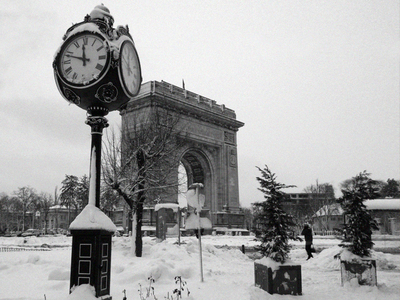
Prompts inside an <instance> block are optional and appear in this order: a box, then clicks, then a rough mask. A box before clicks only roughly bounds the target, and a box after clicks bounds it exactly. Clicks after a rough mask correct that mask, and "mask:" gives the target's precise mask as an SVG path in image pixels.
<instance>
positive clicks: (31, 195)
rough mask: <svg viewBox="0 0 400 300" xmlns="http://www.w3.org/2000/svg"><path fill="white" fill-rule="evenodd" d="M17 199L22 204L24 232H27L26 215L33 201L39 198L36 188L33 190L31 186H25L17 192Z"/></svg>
mask: <svg viewBox="0 0 400 300" xmlns="http://www.w3.org/2000/svg"><path fill="white" fill-rule="evenodd" d="M14 194H15V196H16V198H17V199H18V201H19V202H20V204H21V208H22V231H24V230H25V217H26V213H27V211H28V209H29V205H30V204H31V202H32V201H34V199H35V198H36V197H37V195H36V191H35V189H34V188H31V187H29V186H25V187H22V188H18V190H17V191H15V192H14Z"/></svg>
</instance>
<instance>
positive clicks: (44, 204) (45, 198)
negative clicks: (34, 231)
mask: <svg viewBox="0 0 400 300" xmlns="http://www.w3.org/2000/svg"><path fill="white" fill-rule="evenodd" d="M39 201H40V211H41V213H42V218H43V220H44V234H47V227H48V226H47V225H48V221H49V220H48V215H49V211H50V207H52V206H53V205H54V203H55V201H54V199H53V198H52V196H51V195H50V194H49V193H44V192H42V193H40V195H39Z"/></svg>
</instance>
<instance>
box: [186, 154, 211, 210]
mask: <svg viewBox="0 0 400 300" xmlns="http://www.w3.org/2000/svg"><path fill="white" fill-rule="evenodd" d="M179 166H180V167H179V168H180V170H179V172H178V173H179V176H181V178H180V179H179V180H180V183H181V188H180V190H181V191H186V190H187V188H188V187H189V186H190V185H191V184H193V183H202V184H203V185H204V189H203V190H202V193H203V194H204V195H205V199H206V202H205V205H204V209H205V210H206V211H210V210H212V207H211V203H212V198H213V193H212V186H213V185H212V177H213V176H212V169H211V164H210V162H209V161H208V159H207V157H206V155H205V154H204V153H202V152H201V151H199V150H195V149H189V150H187V151H185V152H184V153H183V155H182V157H181V160H180V164H179Z"/></svg>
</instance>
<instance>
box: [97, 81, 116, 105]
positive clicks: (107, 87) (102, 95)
mask: <svg viewBox="0 0 400 300" xmlns="http://www.w3.org/2000/svg"><path fill="white" fill-rule="evenodd" d="M95 97H96V98H97V99H99V100H100V101H103V102H105V103H110V102H113V101H116V100H117V97H118V89H117V87H116V86H115V85H113V84H112V82H109V83H107V84H103V85H102V86H100V87H99V88H98V89H97V92H96V95H95Z"/></svg>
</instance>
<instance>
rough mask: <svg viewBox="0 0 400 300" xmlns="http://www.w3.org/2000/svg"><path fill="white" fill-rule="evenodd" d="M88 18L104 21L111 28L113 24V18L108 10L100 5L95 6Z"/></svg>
mask: <svg viewBox="0 0 400 300" xmlns="http://www.w3.org/2000/svg"><path fill="white" fill-rule="evenodd" d="M90 18H91V19H92V20H96V19H100V20H104V21H108V23H109V24H110V25H111V26H112V25H113V24H114V18H113V16H112V15H111V14H110V10H109V9H108V8H107V7H105V6H104V5H103V3H102V4H100V5H97V6H96V7H95V8H94V9H93V10H92V12H91V13H90Z"/></svg>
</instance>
